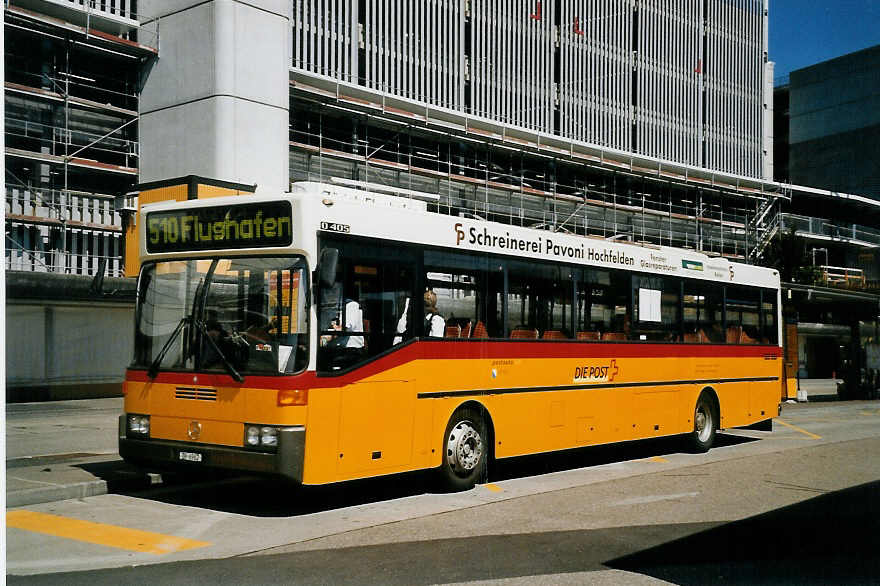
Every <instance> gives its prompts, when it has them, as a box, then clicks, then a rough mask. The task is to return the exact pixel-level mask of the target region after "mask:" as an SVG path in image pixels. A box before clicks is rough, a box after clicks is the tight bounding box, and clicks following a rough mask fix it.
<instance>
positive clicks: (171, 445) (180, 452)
mask: <svg viewBox="0 0 880 586" xmlns="http://www.w3.org/2000/svg"><path fill="white" fill-rule="evenodd" d="M305 447H306V429H305V427H302V426H294V427H286V428H281V429H279V430H278V448H277V450H276V451H274V452H264V451H257V450H248V449H245V448H235V447H229V446H218V445H207V444H200V443H195V442H180V441H172V440H162V439H151V438H133V437H128V436H127V435H126V426H125V415H120V416H119V455H120V456H121V457H122V459H123V460H125V461H126V462H129V463H130V464H134V465H135V466H138V467H141V468H145V469H156V470H169V471H187V472H194V471H196V470H198V469H199V468H206V469H214V470H229V471H239V472H252V473H258V474H272V475H279V476H283V477H285V478H287V479H289V480H292V481H294V482H297V483H300V484H302V478H303V460H304V456H305Z"/></svg>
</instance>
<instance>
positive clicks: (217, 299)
mask: <svg viewBox="0 0 880 586" xmlns="http://www.w3.org/2000/svg"><path fill="white" fill-rule="evenodd" d="M305 278H306V277H305V271H304V269H303V266H302V264H300V263H299V262H297V263H294V262H292V261H290V260H287V259H274V258H252V259H245V258H238V259H221V260H219V261H217V264H216V267H215V269H214V272H213V275H212V278H211V280H210V283H209V285H208V289H207V291H206V292H205V311H204V315H205V318H204V322H205V327H206V331H207V332H208V335H209V336H211V337H212V338H214V340H215V341H216V340H218V339H219V340H224V339H225V338H226V337H227V336H231V339H232V340H233V342H234V343H232V344H228V343H224V344H221V345H219V346H215V344H212V343H210V341H208V340H206V339H203V340H202V344H201V347H200V360H201V367H202V368H204V369H208V370H219V369H222V368H223V365H222V360H221V357H220V356H219V355H218V353H217V348H218V347H219V348H220V350H221V351H222V352H224V354H230V355H231V356H230V358H231V359H232V361H233V363H234V364H241V365H242V366H245V365H246V367H247V369H248V370H250V371H254V372H265V373H270V372H275V373H293V372H298V371H300V370H302V369H304V368H305V367H306V365H307V363H308V349H307V340H308V326H307V323H308V322H307V320H308V316H307V314H306V312H305V310H304V307H305V303H306V299H307V297H306V287H305V280H304V279H305Z"/></svg>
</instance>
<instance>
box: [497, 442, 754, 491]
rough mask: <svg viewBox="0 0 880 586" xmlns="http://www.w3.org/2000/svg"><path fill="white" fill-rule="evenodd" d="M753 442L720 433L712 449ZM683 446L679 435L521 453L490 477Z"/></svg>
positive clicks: (613, 459)
mask: <svg viewBox="0 0 880 586" xmlns="http://www.w3.org/2000/svg"><path fill="white" fill-rule="evenodd" d="M754 441H759V440H758V439H756V438H752V437H744V436H739V435H731V434H727V433H719V434H718V435H716V436H715V445H714V447H713V448H712V449H713V450H717V449H720V448H726V447H731V446H738V445H740V444H745V443H750V442H754ZM684 446H685V444H684V441H683V440H682V439H681V438H679V437H665V438H657V439H646V440H636V441H631V442H624V443H619V444H607V445H602V446H592V447H586V448H576V449H573V450H565V451H562V452H554V453H551V454H540V455H535V456H520V457H517V458H508V459H505V460H499V461H497V462H496V463H495V466H494V469H493V470H492V471H490V474H489V476H490V480H510V479H513V478H522V477H525V476H535V475H538V474H550V473H553V472H565V471H566V470H575V469H577V468H589V467H592V466H601V465H603V464H616V463H620V462H626V461H629V460H639V459H644V458H653V457H657V456H669V455H671V454H681V453H687V452H686V451H685V449H684Z"/></svg>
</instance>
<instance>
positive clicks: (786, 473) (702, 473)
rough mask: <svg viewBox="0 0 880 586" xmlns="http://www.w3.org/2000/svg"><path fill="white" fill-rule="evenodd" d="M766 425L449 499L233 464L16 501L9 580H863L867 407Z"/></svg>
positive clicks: (544, 467) (597, 456) (873, 460)
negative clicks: (71, 495)
mask: <svg viewBox="0 0 880 586" xmlns="http://www.w3.org/2000/svg"><path fill="white" fill-rule="evenodd" d="M774 427H775V430H774V432H772V433H767V432H757V431H736V432H732V433H729V434H724V435H723V436H721V438H720V439H721V441H720V444H721V445H720V447H717V448H715V449H713V450H712V451H711V452H709V453H708V454H703V455H692V454H684V453H681V452H679V451H678V449H677V448H678V446H677V444H675V443H674V442H670V441H659V442H639V443H635V444H630V445H626V446H616V447H613V448H599V449H589V450H583V451H578V452H576V453H569V454H564V455H556V456H551V457H541V458H525V459H521V460H518V461H516V462H513V463H505V465H504V466H503V467H501V468H500V469H498V470H497V471H496V472H494V473H493V475H492V477H491V478H490V484H487V485H483V486H480V487H478V488H476V489H475V490H473V491H469V492H466V493H460V494H452V495H449V494H434V493H431V492H430V484H429V482H428V479H427V478H425V477H424V475H419V474H414V475H408V476H405V477H402V478H401V477H397V478H393V479H379V480H375V481H369V482H358V483H350V484H346V485H342V486H338V487H334V488H332V489H310V490H303V489H292V488H290V487H287V486H282V485H279V484H277V483H274V482H266V481H258V480H254V479H247V478H238V479H226V480H214V481H210V482H205V483H202V484H199V485H193V484H187V483H180V484H171V485H168V486H158V487H153V488H149V489H135V490H130V491H127V492H124V493H116V494H107V495H103V496H96V497H88V498H82V499H71V500H66V501H60V502H55V503H46V504H42V505H33V506H28V507H26V508H17V509H13V510H10V511H9V515H8V516H7V521H9V520H10V518H12V520H13V524H16V523H17V524H20V525H21V524H24V525H27V526H29V527H30V529H20V528H10V529H8V530H7V538H8V541H7V547H8V553H7V564H8V566H7V568H8V569H7V572H8V574H9V583H11V584H18V583H28V584H44V583H45V584H48V583H52V584H56V583H89V584H103V583H107V584H109V583H114V584H117V583H120V582H123V583H130V582H159V583H170V582H174V583H182V584H187V583H199V584H204V583H206V582H210V581H218V582H224V583H267V582H294V583H327V584H330V583H333V584H349V583H351V584H354V583H357V584H361V583H387V584H432V583H460V582H476V583H490V584H496V583H503V584H525V583H528V584H535V583H537V584H541V583H545V584H560V583H569V584H581V583H598V584H642V583H643V584H650V583H660V582H662V581H667V582H672V583H678V584H704V583H707V582H729V583H749V584H753V583H762V582H763V583H794V582H798V583H843V582H846V583H876V581H877V576H880V561H878V557H877V556H876V554H875V553H874V547H875V545H874V544H875V541H876V537H875V536H876V535H877V534H878V532H880V510H878V509H880V458H877V457H876V455H877V454H878V453H880V403H877V402H838V403H823V404H807V405H788V406H786V407H785V409H784V412H783V416H782V417H781V418H780V419H779V420H777V421H776V424H775V426H774ZM47 515H51V517H49V516H47ZM10 516H11V517H10ZM86 523H90V524H94V525H87V524H86ZM28 524H30V525H28ZM47 530H51V531H54V532H55V533H56V535H47V534H45V533H44V532H42V531H47ZM131 530H137V531H140V532H141V533H132V532H131ZM65 531H67V534H66V536H59V535H58V534H59V533H61V534H63V533H64V532H65ZM114 531H115V533H114ZM143 532H151V533H143ZM103 533H108V534H111V535H112V539H111V540H110V541H109V542H104V543H103V544H97V543H93V542H92V541H96V540H97V537H96V536H99V535H101V534H103ZM84 539H89V540H91V541H84ZM138 544H139V545H140V546H141V549H138ZM150 544H153V545H152V546H151V545H150ZM149 547H153V549H152V550H149ZM145 548H146V549H145ZM150 551H152V553H151V552H150Z"/></svg>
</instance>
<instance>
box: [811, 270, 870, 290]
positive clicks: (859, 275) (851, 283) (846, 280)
mask: <svg viewBox="0 0 880 586" xmlns="http://www.w3.org/2000/svg"><path fill="white" fill-rule="evenodd" d="M818 268H819V270H820V271H822V277H821V278H822V282H823V283H824V284H825V285H828V286H831V287H847V288H856V289H864V288H865V284H866V280H865V271H863V270H862V269H857V268H853V267H832V266H828V265H820V266H819V267H818Z"/></svg>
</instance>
